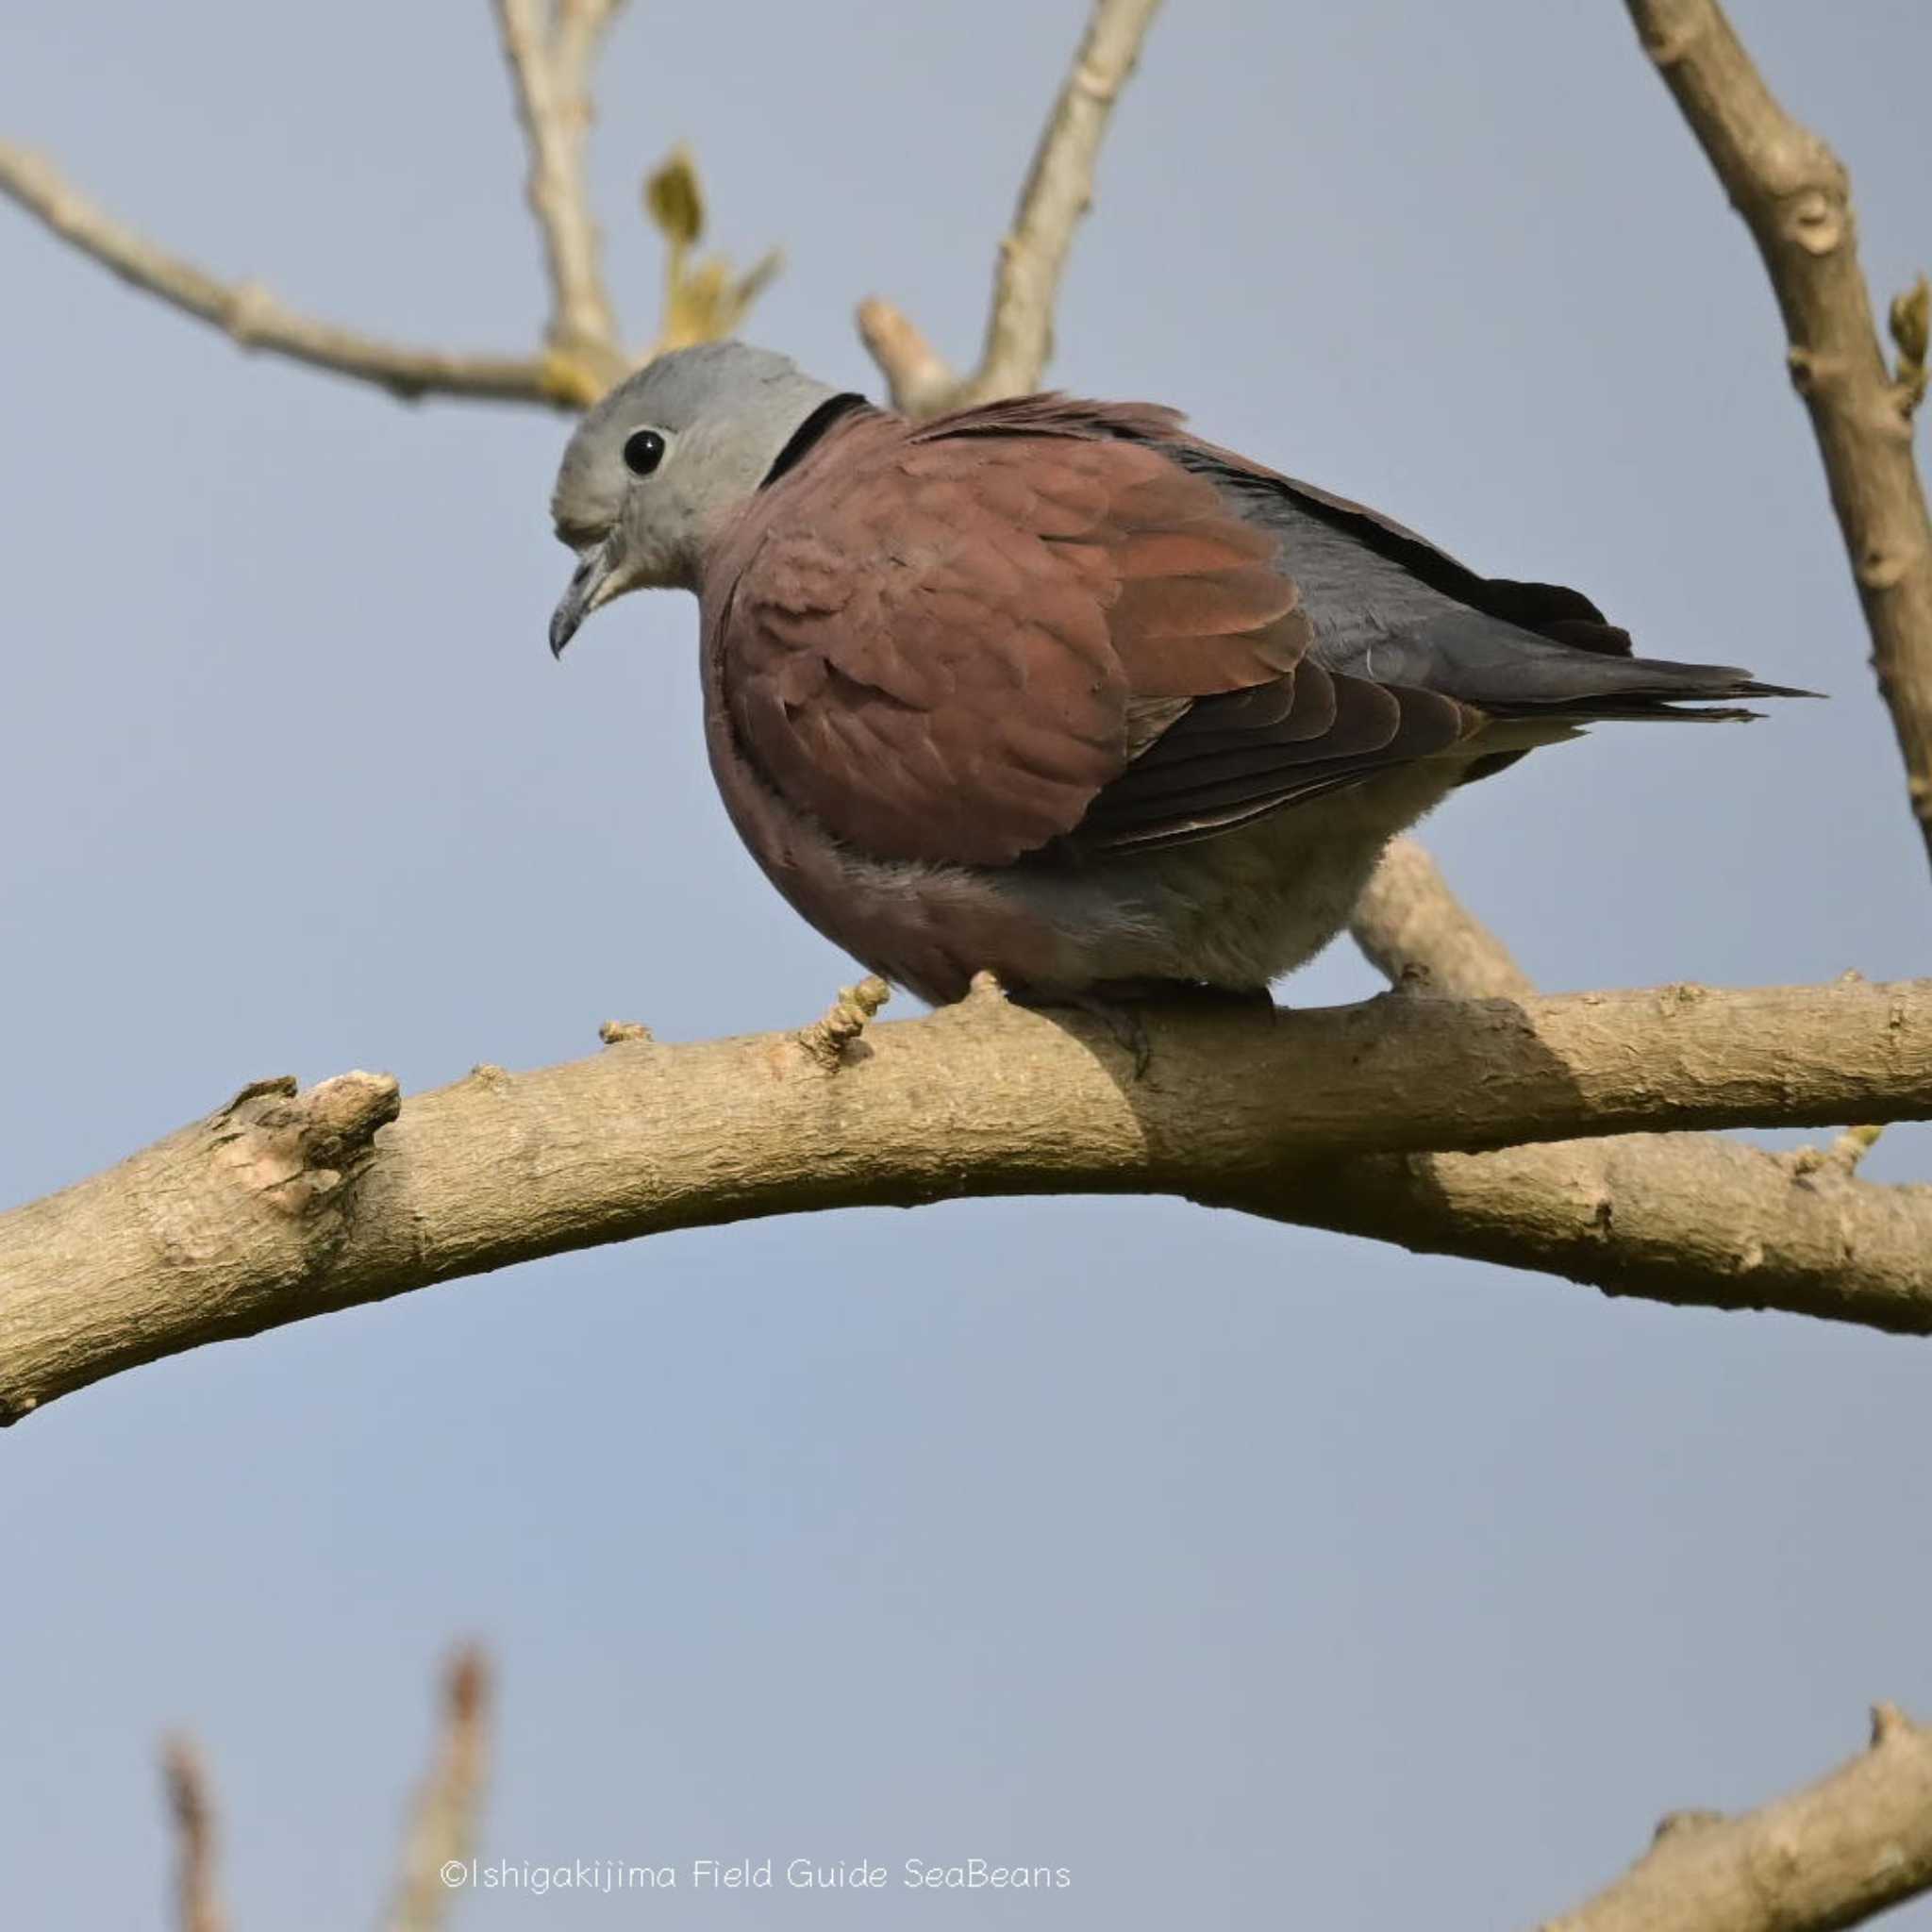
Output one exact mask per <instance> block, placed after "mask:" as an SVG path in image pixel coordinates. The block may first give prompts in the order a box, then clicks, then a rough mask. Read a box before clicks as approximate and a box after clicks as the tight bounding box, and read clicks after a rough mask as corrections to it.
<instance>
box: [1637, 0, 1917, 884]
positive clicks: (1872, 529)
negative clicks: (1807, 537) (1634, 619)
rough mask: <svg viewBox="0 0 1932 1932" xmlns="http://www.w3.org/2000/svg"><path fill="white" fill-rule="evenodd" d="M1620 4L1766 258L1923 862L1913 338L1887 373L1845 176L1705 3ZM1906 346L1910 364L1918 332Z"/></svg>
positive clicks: (1713, 6)
mask: <svg viewBox="0 0 1932 1932" xmlns="http://www.w3.org/2000/svg"><path fill="white" fill-rule="evenodd" d="M1625 4H1626V5H1627V6H1628V8H1629V9H1630V16H1631V18H1632V19H1633V20H1634V21H1635V22H1636V24H1637V30H1638V33H1639V34H1640V35H1641V39H1642V42H1643V45H1644V48H1645V50H1646V51H1647V52H1648V53H1649V55H1650V57H1651V58H1652V59H1653V60H1654V61H1655V62H1656V63H1657V71H1658V72H1659V73H1660V74H1661V75H1663V78H1664V83H1665V85H1666V86H1667V87H1669V89H1670V91H1671V92H1672V93H1673V94H1674V96H1675V97H1676V102H1677V105H1678V107H1679V108H1682V109H1683V111H1684V118H1685V120H1686V121H1688V122H1689V123H1690V125H1691V131H1692V133H1694V134H1695V135H1696V137H1697V139H1698V141H1699V142H1701V143H1702V144H1703V147H1704V152H1705V154H1706V155H1707V157H1708V158H1709V160H1710V164H1711V166H1712V168H1713V169H1715V170H1716V172H1717V175H1718V178H1719V180H1720V181H1721V182H1722V183H1723V184H1724V192H1725V193H1726V194H1727V195H1728V196H1729V197H1730V201H1731V205H1732V206H1733V207H1734V208H1737V210H1738V212H1739V213H1740V215H1742V216H1743V218H1744V220H1745V222H1746V224H1747V225H1749V227H1750V229H1751V233H1752V235H1753V237H1754V238H1755V239H1756V241H1757V248H1758V253H1759V254H1760V255H1761V256H1762V257H1763V258H1764V266H1765V269H1766V271H1767V272H1768V273H1769V275H1770V276H1771V283H1772V288H1773V290H1774V291H1775V293H1776V295H1777V301H1778V307H1779V308H1780V309H1781V310H1782V311H1783V315H1784V324H1785V331H1786V334H1787V336H1788V338H1789V341H1790V348H1789V361H1790V373H1791V379H1792V380H1793V382H1794V383H1795V384H1796V385H1797V389H1798V392H1799V394H1800V395H1802V396H1803V397H1804V399H1805V403H1806V406H1807V408H1808V409H1809V410H1810V412H1811V426H1812V428H1813V430H1814V431H1815V432H1816V434H1817V438H1818V447H1819V452H1820V454H1821V455H1822V457H1823V458H1824V473H1825V477H1826V479H1827V481H1828V482H1829V484H1830V486H1831V500H1832V506H1833V508H1835V509H1836V510H1837V512H1838V521H1839V527H1840V530H1841V531H1842V532H1843V535H1844V542H1845V550H1846V553H1847V555H1848V557H1849V558H1850V561H1851V566H1852V575H1853V577H1854V579H1855V580H1856V581H1857V588H1858V596H1859V600H1860V601H1861V603H1862V604H1863V605H1864V609H1865V623H1866V625H1867V627H1868V628H1869V630H1870V631H1871V634H1872V653H1873V655H1872V662H1873V668H1874V671H1875V672H1876V673H1877V675H1878V685H1879V689H1880V691H1882V692H1883V693H1884V695H1885V701H1886V704H1887V705H1888V706H1889V707H1890V711H1891V721H1892V726H1893V729H1894V730H1895V732H1896V733H1897V736H1898V742H1899V749H1900V751H1901V753H1902V754H1903V755H1904V758H1905V764H1906V776H1907V786H1908V789H1909V792H1910V797H1911V805H1912V812H1913V815H1914V817H1915V818H1916V819H1917V821H1918V824H1919V830H1920V834H1921V836H1922V837H1923V839H1924V842H1925V847H1926V852H1927V855H1928V857H1932V523H1928V521H1927V517H1926V510H1925V495H1924V489H1923V487H1922V486H1921V483H1920V479H1919V473H1918V468H1917V465H1916V464H1915V462H1914V461H1913V457H1912V443H1911V415H1912V409H1913V407H1914V406H1915V404H1916V403H1917V401H1918V398H1919V395H1920V393H1921V392H1922V390H1921V385H1920V378H1919V375H1918V374H1917V372H1916V371H1915V369H1914V366H1913V365H1914V359H1915V358H1913V356H1912V354H1911V344H1910V342H1909V341H1907V340H1905V339H1901V341H1900V343H1899V347H1900V353H1901V363H1902V366H1901V369H1900V371H1899V373H1898V375H1897V376H1896V377H1894V375H1893V374H1892V373H1891V372H1890V370H1888V369H1887V368H1886V366H1885V353H1884V348H1883V345H1882V344H1881V342H1880V341H1879V338H1878V331H1877V327H1876V325H1875V324H1874V319H1873V313H1872V302H1871V297H1870V294H1869V292H1868V291H1867V289H1866V286H1865V277H1864V275H1863V273H1862V272H1861V271H1860V269H1859V267H1858V256H1857V228H1856V225H1855V223H1854V221H1853V217H1852V204H1851V193H1850V187H1849V184H1848V182H1847V179H1846V175H1845V170H1844V167H1843V165H1842V163H1841V162H1840V160H1839V158H1838V157H1837V156H1836V155H1835V154H1833V153H1832V151H1831V149H1830V148H1828V147H1827V146H1826V145H1825V144H1824V142H1822V141H1821V140H1820V139H1819V138H1818V137H1817V136H1816V135H1815V134H1812V133H1811V132H1810V131H1809V130H1808V129H1807V128H1804V127H1801V126H1800V125H1798V123H1797V122H1795V121H1793V120H1792V119H1791V117H1790V115H1789V114H1787V113H1786V112H1785V110H1784V108H1782V107H1780V106H1779V105H1778V102H1777V101H1776V99H1775V98H1774V96H1773V94H1772V92H1771V90H1770V89H1769V88H1767V87H1766V86H1765V84H1764V80H1763V77H1762V76H1761V75H1759V74H1758V72H1757V68H1756V66H1754V65H1753V63H1752V60H1751V57H1750V55H1749V54H1748V53H1747V52H1746V51H1745V49H1744V47H1743V45H1742V43H1741V42H1740V41H1739V39H1738V36H1737V34H1736V33H1735V32H1734V31H1733V30H1732V27H1731V24H1730V22H1729V21H1728V20H1727V19H1726V18H1725V17H1724V9H1723V8H1721V7H1720V6H1718V5H1717V0H1625ZM1908 305H1909V298H1907V305H1902V313H1903V319H1904V320H1905V321H1906V322H1907V327H1908V329H1909V325H1910V321H1911V312H1910V308H1909V306H1908ZM1919 351H1920V353H1919V356H1918V358H1916V359H1917V361H1918V363H1919V364H1920V365H1923V360H1924V342H1923V332H1922V333H1921V336H1920V340H1919Z"/></svg>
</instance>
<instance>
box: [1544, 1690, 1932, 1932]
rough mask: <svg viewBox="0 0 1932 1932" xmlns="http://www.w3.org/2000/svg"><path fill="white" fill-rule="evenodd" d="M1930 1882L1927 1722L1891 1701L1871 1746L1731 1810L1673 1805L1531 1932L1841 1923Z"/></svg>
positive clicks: (1800, 1929) (1878, 1711) (1826, 1931)
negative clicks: (1636, 1852) (1754, 1805)
mask: <svg viewBox="0 0 1932 1932" xmlns="http://www.w3.org/2000/svg"><path fill="white" fill-rule="evenodd" d="M1927 1887H1932V1730H1927V1729H1926V1728H1925V1727H1924V1725H1921V1724H1912V1723H1911V1722H1909V1720H1907V1718H1906V1717H1905V1716H1904V1714H1903V1713H1902V1712H1900V1711H1899V1710H1898V1709H1897V1708H1896V1707H1893V1706H1891V1705H1889V1704H1881V1705H1879V1706H1878V1707H1876V1708H1875V1709H1874V1711H1873V1713H1872V1744H1871V1748H1870V1749H1869V1750H1867V1751H1864V1752H1862V1753H1860V1754H1859V1756H1857V1757H1855V1758H1853V1759H1852V1760H1851V1761H1850V1763H1848V1764H1843V1765H1840V1767H1839V1769H1838V1770H1836V1771H1834V1772H1833V1773H1832V1774H1830V1775H1829V1776H1828V1777H1825V1778H1822V1779H1820V1780H1819V1782H1818V1783H1817V1784H1814V1785H1810V1786H1807V1788H1806V1789H1805V1790H1802V1791H1795V1792H1793V1793H1792V1794H1791V1795H1790V1796H1789V1797H1785V1798H1779V1799H1776V1800H1775V1801H1774V1802H1773V1803H1772V1804H1769V1805H1765V1806H1761V1807H1759V1808H1758V1809H1757V1810H1756V1811H1747V1812H1745V1813H1744V1814H1743V1816H1741V1817H1739V1818H1725V1817H1724V1816H1723V1815H1722V1814H1720V1813H1718V1812H1714V1811H1678V1812H1673V1813H1672V1814H1671V1815H1670V1816H1669V1817H1667V1818H1666V1819H1664V1821H1663V1822H1662V1823H1661V1824H1659V1825H1658V1826H1657V1836H1656V1838H1655V1839H1654V1840H1653V1841H1652V1843H1651V1847H1650V1849H1649V1850H1648V1851H1647V1852H1646V1853H1645V1854H1644V1855H1643V1857H1641V1858H1640V1859H1639V1860H1638V1861H1637V1863H1636V1864H1635V1865H1633V1866H1632V1867H1631V1869H1630V1870H1629V1871H1628V1872H1626V1873H1625V1874H1624V1876H1623V1877H1621V1878H1619V1879H1618V1880H1617V1881H1616V1882H1615V1883H1614V1884H1612V1885H1610V1886H1608V1887H1607V1888H1606V1889H1605V1890H1603V1891H1600V1892H1599V1893H1598V1894H1597V1895H1596V1897H1594V1898H1593V1899H1591V1901H1590V1902H1589V1903H1588V1904H1587V1905H1584V1906H1580V1907H1578V1908H1577V1909H1576V1910H1575V1911H1574V1912H1568V1913H1565V1914H1564V1915H1563V1917H1561V1918H1558V1919H1550V1920H1547V1921H1545V1922H1544V1924H1542V1925H1541V1926H1540V1927H1539V1928H1538V1932H1838V1928H1840V1927H1842V1926H1846V1925H1857V1924H1863V1923H1864V1921H1865V1920H1867V1919H1869V1918H1872V1917H1873V1916H1874V1914H1876V1913H1878V1912H1882V1911H1885V1910H1886V1909H1888V1908H1889V1907H1891V1906H1895V1905H1897V1904H1899V1903H1900V1902H1901V1901H1902V1900H1904V1899H1908V1898H1911V1897H1913V1896H1915V1895H1916V1894H1917V1893H1919V1892H1922V1891H1924V1890H1926V1889H1927Z"/></svg>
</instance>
